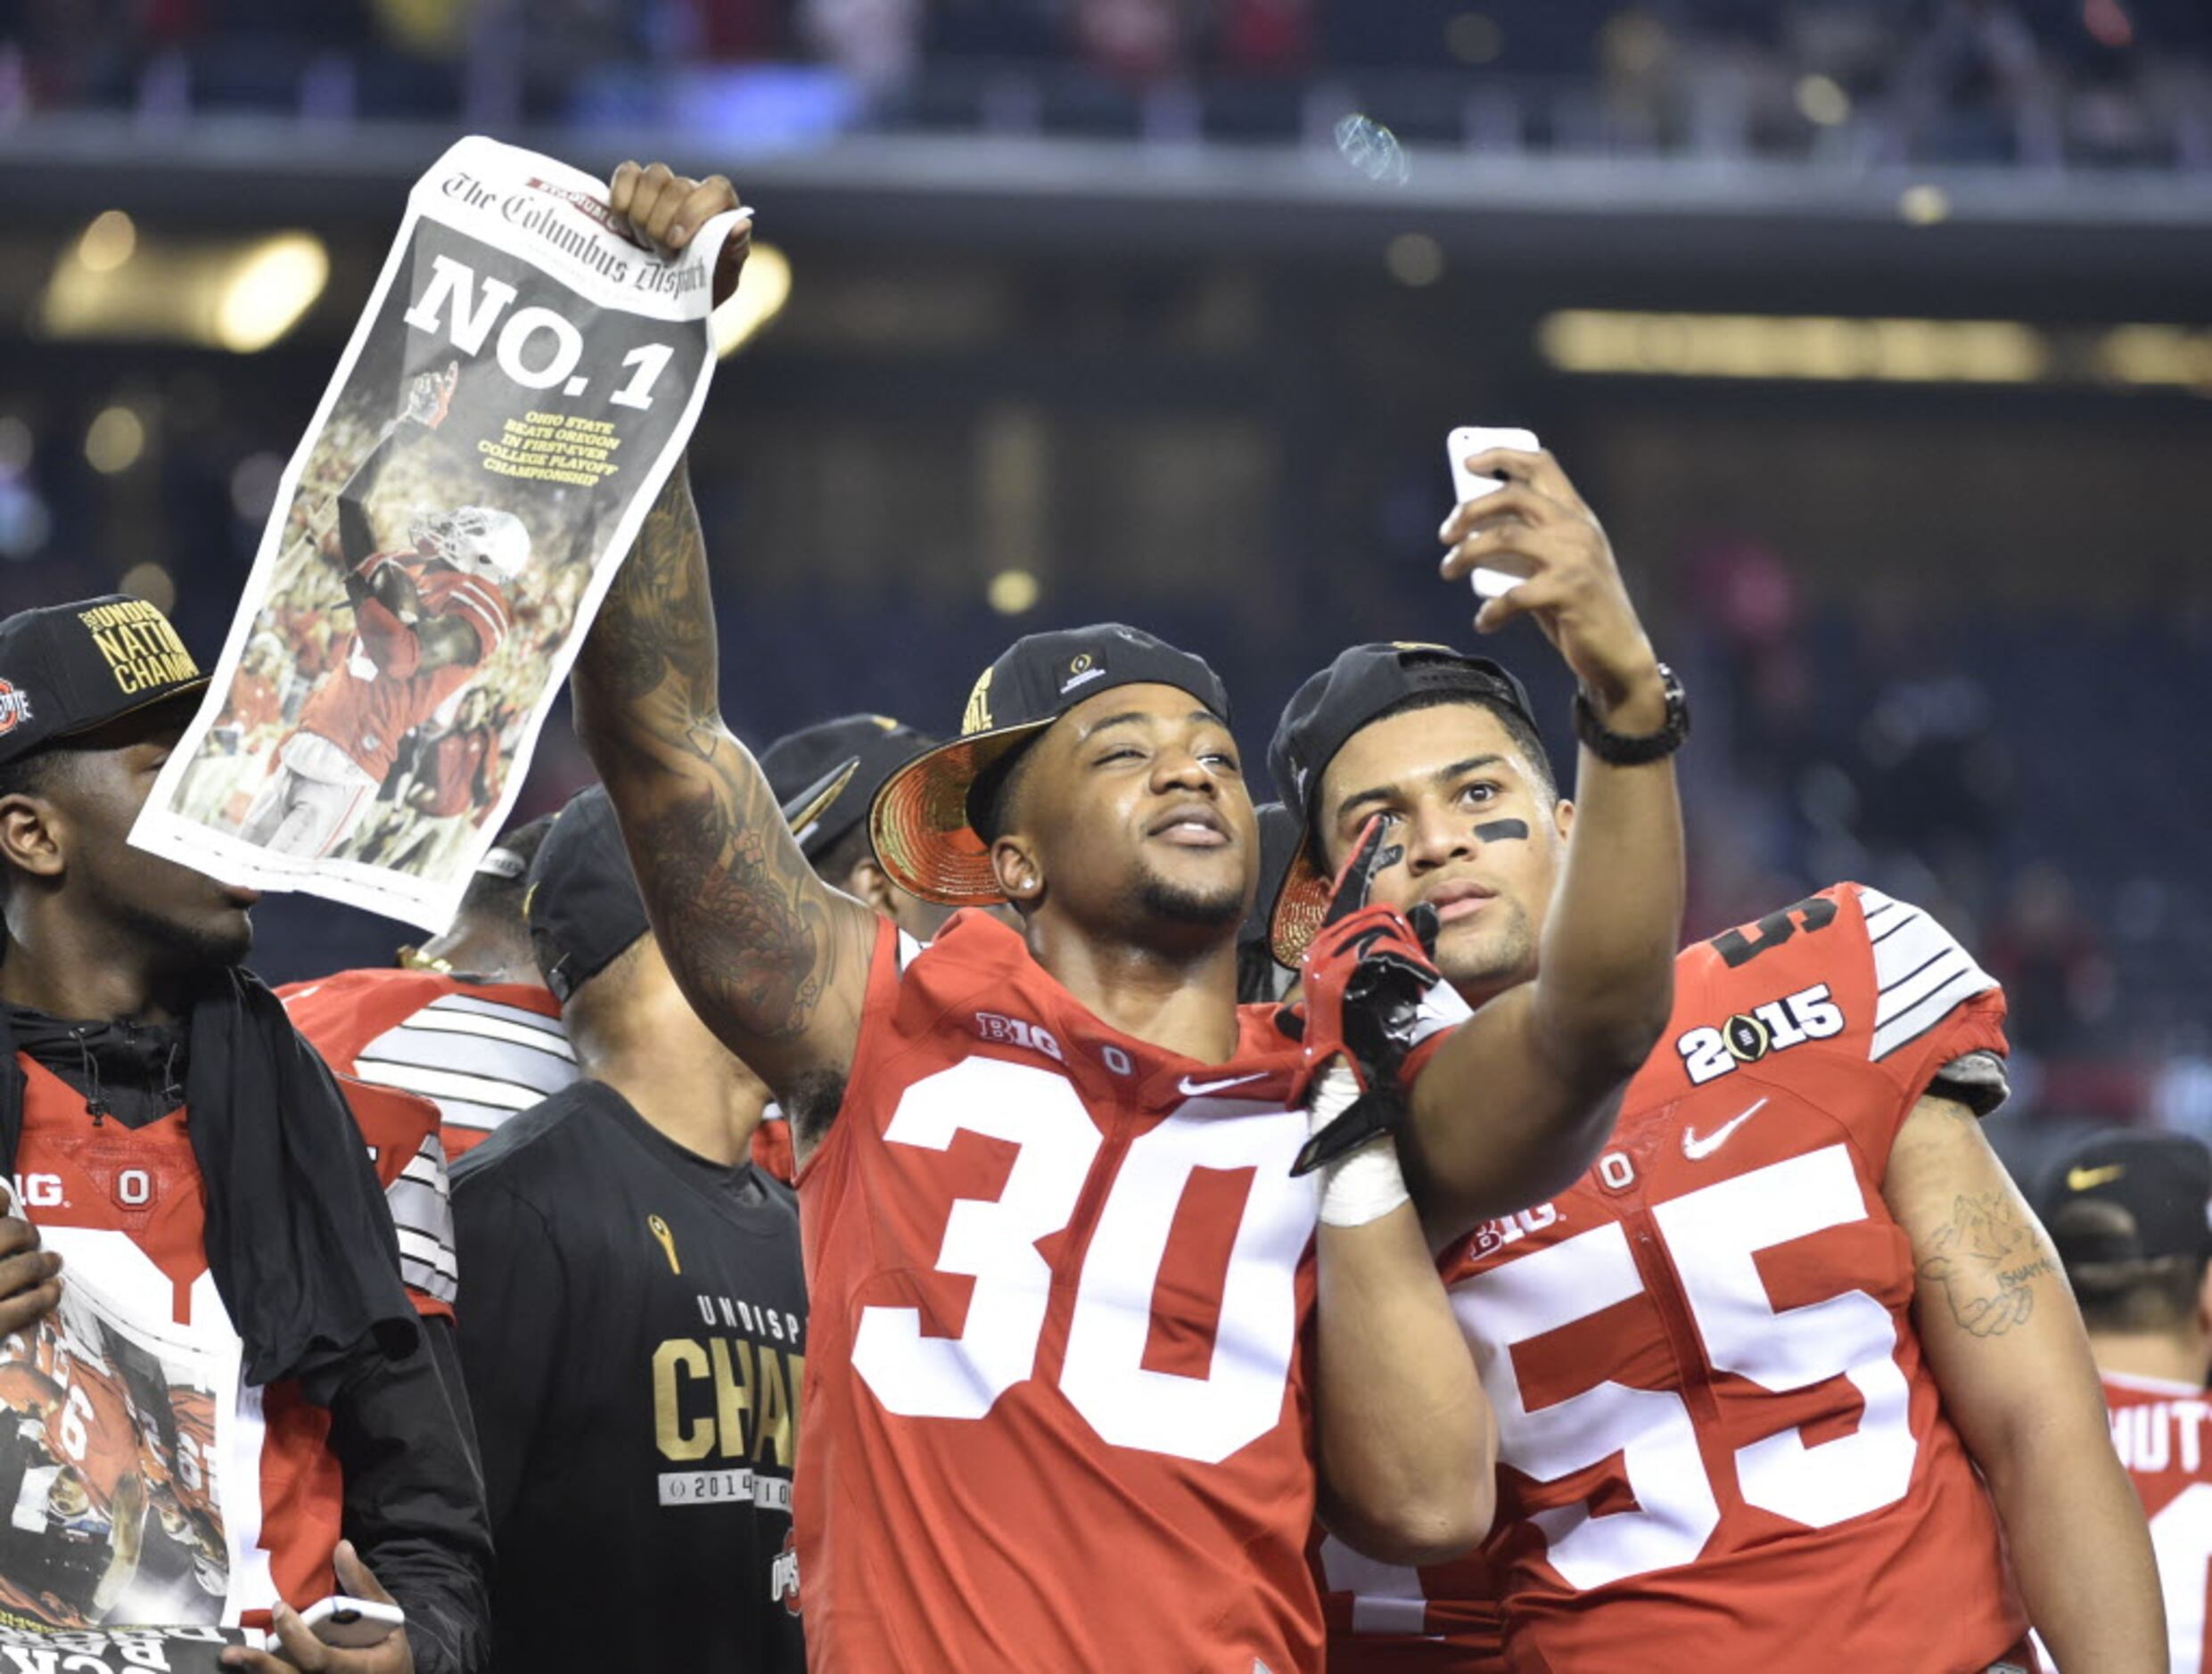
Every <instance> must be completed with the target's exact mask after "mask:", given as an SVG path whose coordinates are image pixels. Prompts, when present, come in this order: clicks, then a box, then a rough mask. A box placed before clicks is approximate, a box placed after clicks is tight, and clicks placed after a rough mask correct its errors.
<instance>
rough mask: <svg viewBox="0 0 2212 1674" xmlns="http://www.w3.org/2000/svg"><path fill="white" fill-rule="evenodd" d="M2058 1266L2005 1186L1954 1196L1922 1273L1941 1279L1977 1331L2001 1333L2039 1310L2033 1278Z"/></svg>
mask: <svg viewBox="0 0 2212 1674" xmlns="http://www.w3.org/2000/svg"><path fill="white" fill-rule="evenodd" d="M2057 1271H2058V1267H2057V1264H2056V1263H2055V1262H2053V1261H2052V1259H2051V1256H2050V1253H2049V1251H2046V1250H2045V1249H2044V1248H2043V1239H2042V1237H2041V1236H2040V1235H2038V1234H2037V1232H2036V1230H2035V1223H2034V1222H2033V1221H2030V1220H2028V1219H2025V1218H2023V1217H2022V1216H2021V1214H2020V1213H2019V1209H2018V1208H2017V1207H2016V1206H2015V1205H2014V1203H2013V1202H2012V1200H2011V1196H2010V1195H2009V1194H2006V1193H2003V1192H1978V1193H1975V1194H1972V1195H1970V1196H1961V1197H1959V1198H1957V1199H1956V1200H1954V1201H1953V1204H1952V1208H1951V1219H1949V1220H1948V1221H1947V1222H1945V1225H1944V1226H1943V1227H1942V1228H1941V1229H1940V1230H1938V1231H1937V1235H1936V1240H1935V1253H1934V1254H1933V1255H1931V1256H1929V1257H1928V1259H1927V1260H1924V1261H1922V1262H1921V1263H1920V1278H1921V1280H1922V1281H1923V1283H1925V1284H1929V1285H1937V1284H1940V1285H1941V1286H1942V1287H1943V1292H1944V1299H1945V1301H1946V1302H1948V1303H1949V1305H1950V1308H1951V1317H1953V1319H1954V1320H1956V1321H1957V1322H1958V1323H1959V1325H1961V1326H1963V1327H1964V1328H1965V1329H1966V1330H1968V1331H1969V1332H1971V1333H1973V1334H1974V1335H1975V1336H1977V1337H2001V1336H2002V1335H2003V1334H2004V1333H2006V1332H2008V1331H2011V1329H2012V1328H2013V1327H2014V1326H2016V1325H2026V1324H2027V1321H2028V1319H2029V1317H2031V1316H2032V1315H2033V1314H2034V1313H2035V1290H2036V1285H2035V1281H2036V1280H2038V1279H2040V1278H2043V1276H2046V1275H2049V1274H2053V1273H2056V1272H2057Z"/></svg>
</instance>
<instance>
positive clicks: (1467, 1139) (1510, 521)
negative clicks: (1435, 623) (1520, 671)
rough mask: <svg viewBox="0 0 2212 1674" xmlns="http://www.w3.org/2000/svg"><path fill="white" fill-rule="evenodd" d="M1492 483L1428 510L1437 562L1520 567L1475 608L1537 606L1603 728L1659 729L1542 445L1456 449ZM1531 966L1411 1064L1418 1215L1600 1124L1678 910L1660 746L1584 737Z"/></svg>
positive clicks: (1655, 1010)
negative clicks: (1597, 743)
mask: <svg viewBox="0 0 2212 1674" xmlns="http://www.w3.org/2000/svg"><path fill="white" fill-rule="evenodd" d="M1468 463H1469V464H1470V465H1471V466H1472V467H1473V469H1475V470H1476V472H1481V473H1483V474H1484V475H1489V476H1497V477H1502V478H1504V479H1505V480H1506V486H1505V487H1504V488H1501V489H1499V490H1497V491H1496V492H1495V493H1493V494H1492V495H1490V496H1487V497H1485V498H1484V499H1480V500H1475V501H1470V502H1469V503H1468V504H1467V505H1463V506H1461V507H1460V509H1459V511H1458V512H1457V513H1454V514H1453V516H1452V517H1451V520H1450V521H1448V522H1447V523H1446V524H1445V525H1444V529H1443V536H1444V538H1445V539H1447V540H1449V541H1453V542H1456V543H1457V544H1456V545H1455V546H1453V548H1452V550H1451V554H1449V555H1448V556H1447V557H1446V559H1445V561H1444V565H1443V573H1444V575H1445V577H1446V579H1453V580H1456V579H1460V578H1461V577H1463V576H1465V575H1466V574H1467V573H1468V571H1469V570H1472V569H1474V568H1475V567H1476V566H1477V565H1484V564H1488V565H1492V566H1495V567H1500V568H1504V569H1509V570H1515V571H1517V572H1519V573H1523V574H1526V575H1527V576H1528V578H1529V579H1527V580H1525V581H1524V582H1522V583H1521V585H1520V586H1518V587H1515V588H1514V589H1513V590H1512V591H1511V592H1509V593H1507V594H1505V595H1502V596H1501V597H1499V598H1495V599H1492V601H1490V603H1487V604H1485V605H1484V607H1483V611H1482V613H1481V614H1480V615H1479V616H1478V617H1476V628H1478V629H1480V630H1482V631H1483V632H1484V633H1490V632H1494V631H1496V630H1497V629H1498V628H1501V627H1503V626H1504V625H1505V624H1506V623H1508V622H1509V621H1511V620H1513V619H1514V618H1515V617H1517V616H1522V615H1528V616H1533V617H1534V619H1535V620H1536V623H1537V625H1538V626H1539V627H1540V628H1542V629H1543V631H1544V634H1545V636H1547V637H1548V638H1550V641H1551V643H1552V644H1553V645H1554V646H1555V647H1556V648H1557V649H1558V652H1559V654H1560V655H1561V657H1562V658H1564V659H1565V660H1566V664H1567V666H1568V667H1569V668H1570V669H1572V670H1573V671H1574V674H1575V679H1576V681H1577V682H1578V683H1579V685H1581V688H1582V691H1583V695H1584V699H1585V701H1586V702H1588V703H1589V705H1590V706H1591V710H1592V711H1593V713H1594V714H1595V716H1596V717H1597V718H1598V720H1599V722H1600V723H1601V724H1602V725H1603V726H1604V727H1605V728H1606V729H1607V730H1608V731H1609V732H1611V733H1614V734H1618V735H1621V736H1624V737H1645V736H1649V735H1651V734H1657V733H1658V732H1659V731H1660V730H1661V728H1662V727H1663V726H1664V725H1665V721H1666V710H1667V706H1666V701H1665V694H1664V692H1663V690H1662V685H1661V677H1660V674H1659V665H1658V661H1657V657H1656V656H1655V655H1654V654H1653V652H1652V649H1651V643H1650V641H1649V638H1647V637H1646V636H1645V634H1644V630H1643V625H1642V624H1641V622H1640V621H1639V620H1638V619H1637V615H1636V610H1635V606H1634V605H1633V604H1632V603H1631V602H1630V600H1629V596H1628V590H1627V588H1626V587H1624V585H1623V584H1622V580H1621V574H1620V570H1619V567H1618V565H1617V564H1616V562H1615V560H1614V556H1613V549H1612V546H1611V543H1610V542H1609V541H1608V539H1607V538H1606V534H1605V531H1604V529H1602V528H1600V527H1599V523H1598V520H1597V518H1596V517H1595V516H1594V515H1593V514H1592V513H1591V510H1590V508H1589V507H1588V506H1587V505H1584V504H1583V500H1582V497H1581V496H1580V495H1578V494H1577V493H1576V492H1575V486H1574V484H1573V483H1571V482H1569V481H1568V480H1567V478H1566V472H1564V471H1562V470H1561V469H1560V468H1559V466H1558V463H1557V462H1556V461H1555V460H1553V459H1552V457H1551V455H1549V454H1526V453H1519V452H1515V451H1511V450H1508V449H1494V450H1492V451H1491V452H1489V453H1486V454H1481V455H1476V457H1475V458H1474V459H1473V460H1471V461H1469V462H1468ZM1682 894H1683V883H1682V805H1681V802H1680V801H1679V800H1678V799H1677V797H1676V795H1675V789H1674V766H1673V758H1672V757H1671V756H1670V757H1663V758H1661V759H1658V760H1656V761H1651V762H1647V763H1645V764H1643V765H1640V766H1636V767H1616V766H1614V765H1611V764H1609V763H1608V762H1607V761H1606V760H1604V759H1602V758H1601V757H1599V755H1598V753H1597V752H1596V751H1592V750H1591V749H1590V748H1589V747H1588V746H1587V745H1585V746H1584V747H1583V749H1582V751H1581V752H1580V757H1579V759H1578V761H1577V763H1576V766H1575V822H1574V827H1573V830H1572V832H1571V833H1570V834H1569V836H1568V838H1567V845H1566V862H1565V864H1564V866H1563V868H1562V870H1561V873H1560V877H1559V884H1558V891H1557V893H1556V894H1555V895H1554V897H1553V899H1552V903H1551V910H1550V916H1549V918H1548V919H1547V920H1546V922H1545V925H1544V929H1543V932H1542V938H1541V940H1540V943H1539V955H1538V968H1537V974H1536V977H1535V979H1534V981H1530V982H1527V983H1525V984H1523V985H1522V986H1520V987H1518V988H1516V989H1508V990H1507V991H1506V992H1505V993H1503V994H1501V995H1500V996H1498V997H1496V998H1494V999H1492V1000H1491V1001H1490V1002H1489V1003H1488V1004H1487V1005H1484V1006H1482V1007H1481V1008H1480V1009H1479V1010H1478V1011H1477V1012H1476V1014H1475V1016H1474V1017H1473V1018H1472V1019H1470V1020H1469V1021H1468V1022H1467V1023H1466V1024H1465V1025H1463V1026H1462V1027H1461V1028H1460V1030H1457V1031H1456V1032H1455V1033H1454V1034H1453V1035H1452V1036H1451V1038H1450V1039H1448V1040H1447V1041H1446V1042H1445V1043H1444V1044H1443V1046H1441V1047H1440V1048H1438V1049H1437V1051H1436V1053H1435V1056H1434V1057H1433V1058H1432V1059H1431V1060H1430V1062H1429V1063H1428V1064H1427V1067H1426V1069H1425V1070H1424V1071H1423V1073H1422V1075H1421V1077H1420V1079H1419V1080H1418V1083H1417V1084H1416V1086H1415V1088H1414V1096H1413V1120H1412V1123H1411V1135H1410V1145H1409V1146H1408V1150H1409V1153H1410V1154H1409V1157H1408V1161H1409V1163H1410V1169H1411V1171H1412V1174H1413V1176H1414V1178H1417V1179H1418V1182H1419V1192H1420V1198H1421V1203H1422V1210H1423V1214H1424V1218H1425V1219H1427V1222H1428V1224H1429V1227H1430V1230H1431V1233H1432V1235H1435V1236H1437V1237H1440V1238H1449V1237H1451V1236H1456V1235H1458V1234H1459V1233H1460V1232H1462V1231H1464V1230H1466V1229H1467V1227H1468V1226H1469V1225H1471V1224H1472V1223H1473V1222H1475V1221H1476V1220H1478V1219H1484V1218H1485V1217H1488V1216H1491V1215H1496V1214H1500V1213H1503V1212H1506V1211H1508V1210H1515V1209H1519V1208H1523V1207H1525V1206H1526V1205H1527V1204H1529V1203H1532V1202H1538V1201H1540V1200H1542V1199H1543V1198H1546V1197H1549V1196H1550V1195H1551V1194H1554V1193H1556V1192H1558V1191H1560V1190H1562V1189H1563V1188H1564V1187H1566V1185H1567V1184H1568V1183H1569V1182H1571V1181H1572V1180H1573V1179H1574V1178H1575V1177H1576V1176H1577V1175H1579V1174H1580V1173H1581V1172H1582V1171H1583V1169H1586V1168H1588V1167H1589V1166H1590V1164H1591V1162H1592V1161H1595V1160H1596V1158H1597V1154H1598V1153H1599V1150H1600V1149H1601V1148H1602V1147H1603V1145H1604V1144H1605V1140H1606V1137H1607V1136H1608V1134H1610V1133H1611V1132H1612V1128H1613V1118H1614V1115H1615V1114H1616V1111H1617V1110H1618V1099H1619V1094H1620V1090H1621V1088H1622V1087H1624V1086H1625V1085H1626V1083H1627V1081H1628V1079H1629V1078H1630V1077H1631V1076H1632V1075H1634V1074H1635V1073H1636V1071H1637V1070H1638V1069H1639V1068H1640V1066H1641V1065H1642V1063H1643V1061H1644V1059H1645V1058H1646V1057H1647V1056H1648V1055H1649V1054H1650V1052H1651V1049H1652V1047H1653V1046H1656V1045H1657V1041H1658V1038H1659V1035H1660V1032H1661V1031H1662V1030H1664V1029H1665V1026H1666V1019H1667V1013H1668V1012H1669V1011H1670V1009H1671V1008H1672V1006H1673V993H1674V955H1675V952H1676V943H1677V940H1678V938H1679V937H1680V935H1681V933H1682Z"/></svg>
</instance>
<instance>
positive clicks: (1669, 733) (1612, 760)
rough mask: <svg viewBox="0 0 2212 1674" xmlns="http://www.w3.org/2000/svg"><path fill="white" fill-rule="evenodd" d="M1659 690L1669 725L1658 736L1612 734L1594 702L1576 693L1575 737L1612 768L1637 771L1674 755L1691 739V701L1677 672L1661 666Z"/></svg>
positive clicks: (1660, 729) (1659, 731) (1652, 734)
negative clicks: (1629, 736)
mask: <svg viewBox="0 0 2212 1674" xmlns="http://www.w3.org/2000/svg"><path fill="white" fill-rule="evenodd" d="M1659 690H1660V692H1661V693H1662V694H1663V695H1664V696H1665V699H1666V721H1665V725H1664V726H1661V727H1660V728H1659V730H1658V731H1657V732H1656V733H1646V734H1644V735H1643V736H1641V737H1640V738H1627V737H1624V736H1623V735H1622V734H1619V733H1616V732H1610V731H1608V729H1607V727H1606V724H1605V723H1604V722H1603V721H1601V720H1599V718H1598V711H1597V710H1595V709H1593V708H1592V707H1591V702H1590V700H1589V699H1588V698H1587V697H1584V696H1583V693H1581V692H1579V691H1577V692H1576V693H1575V737H1577V738H1579V739H1581V740H1582V741H1583V745H1584V747H1585V748H1587V749H1588V750H1589V751H1590V753H1591V755H1593V756H1595V757H1597V758H1598V759H1599V760H1600V761H1602V762H1604V763H1606V764H1607V765H1608V767H1641V766H1642V765H1643V764H1644V763H1645V762H1647V761H1657V760H1660V759H1663V758H1665V757H1667V756H1671V755H1673V753H1674V752H1675V751H1678V750H1680V749H1681V748H1682V741H1683V740H1684V739H1686V738H1688V737H1689V736H1690V699H1689V698H1688V696H1687V695H1686V694H1685V693H1683V691H1682V682H1681V681H1680V680H1679V679H1677V678H1676V677H1675V676H1674V671H1673V669H1670V668H1668V667H1667V666H1666V665H1665V663H1661V664H1659Z"/></svg>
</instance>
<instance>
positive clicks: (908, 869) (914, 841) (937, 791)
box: [870, 622, 1229, 907]
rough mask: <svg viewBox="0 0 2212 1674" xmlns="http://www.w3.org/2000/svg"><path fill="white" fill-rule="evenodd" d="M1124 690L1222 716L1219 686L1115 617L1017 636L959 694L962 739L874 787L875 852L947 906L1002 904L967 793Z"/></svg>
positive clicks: (895, 876)
mask: <svg viewBox="0 0 2212 1674" xmlns="http://www.w3.org/2000/svg"><path fill="white" fill-rule="evenodd" d="M1122 685H1171V686H1173V687H1175V688H1176V689H1177V690H1178V691H1182V692H1188V693H1190V695H1191V696H1192V697H1194V698H1196V699H1197V701H1198V702H1200V703H1201V704H1203V705H1205V708H1206V709H1208V710H1211V711H1212V712H1213V713H1214V714H1215V715H1218V716H1220V717H1221V719H1222V721H1223V722H1224V723H1226V722H1227V721H1228V720H1229V693H1228V691H1227V689H1226V688H1225V687H1223V685H1221V677H1220V676H1219V675H1217V674H1215V673H1214V672H1213V669H1210V668H1208V667H1207V666H1206V663H1205V659H1203V658H1200V657H1194V656H1192V655H1191V654H1190V653H1189V652H1187V651H1178V650H1176V649H1175V647H1174V646H1172V645H1171V644H1168V643H1167V642H1166V641H1165V640H1161V639H1155V638H1154V637H1153V636H1151V635H1150V634H1147V633H1146V632H1144V631H1143V630H1142V629H1140V628H1125V627H1123V626H1122V624H1121V623H1119V622H1102V623H1099V624H1097V625H1096V626H1093V627H1090V628H1068V629H1065V630H1064V631H1062V632H1059V633H1053V634H1031V635H1028V636H1024V638H1021V639H1017V640H1016V641H1015V642H1014V644H1012V645H1010V646H1008V647H1007V650H1006V651H1005V652H1002V653H1001V654H1000V656H999V660H998V661H996V662H994V663H992V664H991V667H990V668H988V669H984V670H983V677H982V678H981V679H979V680H977V681H976V682H975V686H974V690H973V691H972V692H970V693H968V698H967V710H966V714H964V715H963V716H961V718H960V736H959V737H958V739H956V740H954V741H953V742H952V743H949V744H941V745H939V746H938V747H937V748H936V749H935V750H933V751H930V752H929V753H928V754H926V755H925V756H923V757H922V758H921V759H918V760H917V761H913V762H909V764H908V765H907V766H906V767H902V768H900V770H899V771H898V772H897V773H895V774H893V775H892V777H891V778H890V780H889V781H888V782H887V783H886V784H884V788H883V790H882V791H881V792H878V793H877V795H876V807H875V811H874V816H873V824H872V825H871V827H870V834H871V835H872V836H873V837H874V839H875V841H876V861H877V863H878V864H879V865H880V866H882V867H883V868H884V871H885V872H886V873H888V874H890V875H891V880H892V882H894V883H896V884H897V885H898V886H899V887H900V889H902V890H906V891H907V892H908V893H909V894H911V895H918V896H920V897H921V898H922V899H924V900H925V901H935V902H938V903H939V904H941V905H943V906H947V907H977V906H983V905H987V904H989V903H991V902H992V901H999V900H1003V899H1006V898H1005V896H1004V895H1003V894H1002V893H1001V892H1000V890H999V880H998V878H997V876H996V874H993V873H992V871H991V856H990V854H989V852H988V851H987V850H986V849H984V847H983V839H982V838H981V837H980V836H978V835H977V834H976V832H975V827H974V821H975V818H976V816H978V815H979V814H981V812H982V809H981V808H977V807H974V806H973V804H974V802H975V800H976V799H975V798H974V797H973V796H971V794H970V792H973V791H974V790H975V789H976V788H977V786H978V785H979V784H982V785H983V786H985V787H988V785H989V784H991V779H992V775H994V774H995V773H996V771H997V770H999V769H1001V768H1004V767H1008V766H1010V765H1011V762H1012V759H1013V756H1014V754H1015V752H1016V751H1019V750H1020V749H1021V748H1022V747H1023V746H1024V745H1025V744H1027V743H1031V742H1032V740H1034V739H1035V738H1036V737H1037V736H1038V735H1039V734H1041V733H1043V731H1044V730H1045V728H1047V727H1048V726H1051V725H1052V723H1053V722H1055V721H1057V720H1058V719H1059V718H1060V717H1061V716H1063V715H1065V714H1066V713H1067V711H1068V710H1072V709H1073V708H1074V707H1075V706H1076V705H1077V704H1078V703H1081V702H1082V701H1083V700H1084V699H1085V698H1088V697H1091V696H1094V695H1095V694H1097V693H1100V692H1109V691H1112V690H1113V689H1114V687H1115V686H1122Z"/></svg>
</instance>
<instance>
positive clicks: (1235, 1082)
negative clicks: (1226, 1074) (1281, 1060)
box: [1182, 1070, 1268, 1098]
mask: <svg viewBox="0 0 2212 1674" xmlns="http://www.w3.org/2000/svg"><path fill="white" fill-rule="evenodd" d="M1267 1078H1268V1071H1265V1070H1262V1071H1259V1072H1258V1073H1257V1074H1256V1075H1238V1076H1232V1077H1230V1078H1229V1079H1228V1080H1226V1081H1194V1080H1192V1079H1190V1078H1189V1077H1188V1076H1185V1077H1184V1078H1183V1079H1182V1089H1183V1096H1184V1097H1185V1098H1204V1097H1205V1095H1207V1094H1209V1093H1220V1092H1223V1091H1226V1090H1227V1089H1228V1088H1229V1087H1242V1086H1244V1084H1245V1083H1246V1082H1247V1081H1264V1080H1266V1079H1267Z"/></svg>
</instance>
